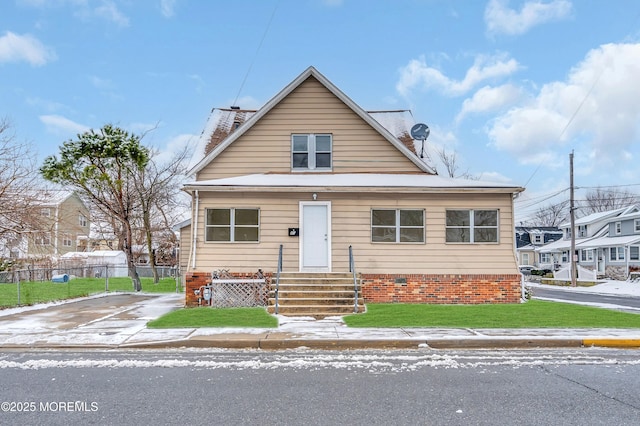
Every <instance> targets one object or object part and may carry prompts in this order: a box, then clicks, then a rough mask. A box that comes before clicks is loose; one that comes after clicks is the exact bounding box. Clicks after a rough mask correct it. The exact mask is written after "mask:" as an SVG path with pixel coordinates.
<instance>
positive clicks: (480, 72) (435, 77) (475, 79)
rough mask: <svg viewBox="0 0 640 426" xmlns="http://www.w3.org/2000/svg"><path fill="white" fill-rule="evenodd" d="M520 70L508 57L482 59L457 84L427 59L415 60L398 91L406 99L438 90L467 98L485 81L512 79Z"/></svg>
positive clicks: (403, 73) (402, 75) (403, 74)
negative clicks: (416, 91) (417, 92)
mask: <svg viewBox="0 0 640 426" xmlns="http://www.w3.org/2000/svg"><path fill="white" fill-rule="evenodd" d="M518 69H520V65H519V64H518V61H516V60H515V59H512V58H509V57H508V56H507V55H505V54H498V55H493V56H488V55H478V56H476V58H475V60H474V63H473V65H472V66H471V67H470V68H469V69H468V70H467V72H466V74H465V76H464V78H463V79H462V80H454V79H451V78H449V77H447V76H446V75H444V74H443V73H442V72H441V71H440V70H438V69H436V68H433V67H431V66H429V65H427V63H426V60H425V58H424V57H421V58H420V59H412V60H411V61H409V63H408V64H407V65H406V66H405V67H403V68H401V69H400V81H398V83H397V84H396V90H397V91H398V92H399V93H400V94H401V95H403V96H407V95H408V94H409V92H410V91H412V90H414V89H416V88H422V89H431V88H433V89H436V90H440V91H442V92H443V93H444V94H446V95H449V96H459V95H463V94H465V93H467V92H469V91H470V90H472V89H473V88H474V87H475V86H477V85H478V84H480V83H481V82H483V81H485V80H490V79H495V78H501V77H505V76H509V75H511V74H513V73H514V72H516V71H517V70H518Z"/></svg>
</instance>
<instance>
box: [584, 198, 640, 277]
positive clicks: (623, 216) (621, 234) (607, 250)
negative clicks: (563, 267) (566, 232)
mask: <svg viewBox="0 0 640 426" xmlns="http://www.w3.org/2000/svg"><path fill="white" fill-rule="evenodd" d="M614 212H615V214H612V215H609V216H608V219H607V221H606V223H605V225H604V231H603V232H602V234H601V235H597V236H596V237H595V238H591V239H588V240H586V241H582V242H581V243H580V244H579V245H577V247H576V249H577V250H578V256H579V257H578V262H579V264H580V265H582V266H584V267H587V268H589V269H592V270H595V271H597V274H598V275H599V276H607V277H611V278H615V279H626V278H627V277H628V275H629V272H632V271H637V270H638V269H639V268H640V209H639V208H638V206H630V207H627V208H623V209H618V210H615V211H614ZM612 213H613V212H612Z"/></svg>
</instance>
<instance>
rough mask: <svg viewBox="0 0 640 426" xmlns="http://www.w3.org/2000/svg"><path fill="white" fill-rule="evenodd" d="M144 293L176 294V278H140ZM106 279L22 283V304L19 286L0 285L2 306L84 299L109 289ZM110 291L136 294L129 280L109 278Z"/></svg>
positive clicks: (125, 278) (12, 284)
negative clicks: (155, 280)
mask: <svg viewBox="0 0 640 426" xmlns="http://www.w3.org/2000/svg"><path fill="white" fill-rule="evenodd" d="M140 281H141V283H142V291H143V292H146V293H173V292H175V291H176V280H175V278H171V277H168V278H163V279H161V280H160V281H159V282H158V284H154V283H153V278H141V279H140ZM106 288H107V286H106V282H105V279H104V278H72V279H70V280H69V281H68V282H66V283H54V282H51V281H44V282H43V281H24V282H21V283H20V301H19V303H18V284H15V283H7V284H4V283H3V284H0V307H2V308H6V307H11V306H17V305H33V304H35V303H44V302H51V301H54V300H63V299H71V298H74V297H84V296H89V295H92V294H97V293H103V292H104V291H105V290H106ZM108 291H110V292H111V291H133V284H132V282H131V278H129V277H118V278H109V286H108Z"/></svg>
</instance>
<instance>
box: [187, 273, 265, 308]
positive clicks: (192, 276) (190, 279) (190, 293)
mask: <svg viewBox="0 0 640 426" xmlns="http://www.w3.org/2000/svg"><path fill="white" fill-rule="evenodd" d="M229 275H231V276H233V277H234V278H245V279H252V278H255V275H256V273H255V272H246V273H245V272H231V273H229ZM270 275H271V274H264V278H265V279H266V280H267V284H268V283H269V281H270ZM209 282H211V273H210V272H198V271H195V272H188V273H187V274H185V277H184V287H185V297H184V298H185V303H184V304H185V306H186V307H195V306H200V303H199V302H198V298H199V297H200V296H198V295H196V294H195V291H196V290H199V289H200V287H201V286H204V285H207V284H208V283H209ZM202 303H203V304H204V303H205V302H204V301H202Z"/></svg>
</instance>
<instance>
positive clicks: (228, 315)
mask: <svg viewBox="0 0 640 426" xmlns="http://www.w3.org/2000/svg"><path fill="white" fill-rule="evenodd" d="M277 326H278V319H277V318H276V317H274V316H272V315H269V314H268V313H267V310H266V309H265V308H260V307H258V308H210V307H198V308H184V309H178V310H176V311H173V312H169V313H168V314H165V315H163V316H161V317H160V318H158V319H155V320H153V321H149V322H148V323H147V327H149V328H191V327H196V328H197V327H256V328H275V327H277Z"/></svg>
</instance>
